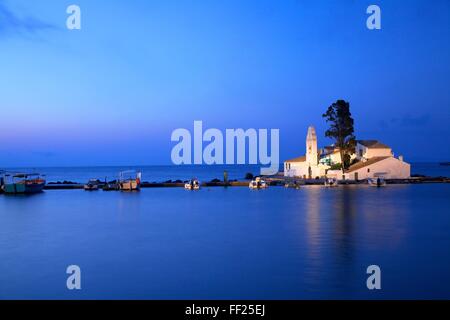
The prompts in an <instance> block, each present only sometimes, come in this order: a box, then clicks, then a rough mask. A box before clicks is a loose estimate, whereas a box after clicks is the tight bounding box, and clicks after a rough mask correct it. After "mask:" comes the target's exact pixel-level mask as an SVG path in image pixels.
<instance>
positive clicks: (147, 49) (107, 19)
mask: <svg viewBox="0 0 450 320" xmlns="http://www.w3.org/2000/svg"><path fill="white" fill-rule="evenodd" d="M70 4H77V5H79V6H80V7H81V12H82V29H81V30H79V31H70V30H68V29H66V27H65V23H66V18H67V16H68V15H67V14H66V8H67V6H68V5H70ZM370 4H378V5H379V6H380V7H381V10H382V30H379V31H378V30H375V31H371V30H368V29H367V28H366V19H367V17H368V15H367V14H366V8H367V7H368V5H370ZM449 58H450V1H447V0H433V1H427V0H417V1H413V0H409V1H364V0H354V1H350V0H348V1H345V0H342V1H331V0H330V1H313V0H303V1H300V0H298V1H293V0H286V1H275V0H273V1H266V0H257V1H251V0H238V1H214V0H209V1H170V0H164V1H148V0H146V1H144V0H137V1H124V0H123V1H119V0H116V1H114V0H96V1H92V0H73V1H63V0H53V1H52V0H37V1H26V0H14V1H12V0H11V1H7V0H0V120H1V130H0V131H1V135H0V167H11V166H55V165H61V166H70V165H132V164H136V165H144V164H170V163H171V161H170V151H171V149H172V147H173V145H174V143H172V142H171V141H170V136H171V132H172V131H173V130H174V129H176V128H180V127H184V128H188V129H191V130H192V127H193V121H194V120H203V122H204V125H205V126H206V127H207V128H210V127H214V128H219V129H225V128H279V129H280V149H281V159H285V158H290V157H294V156H299V155H301V154H304V149H305V136H306V130H307V127H308V125H310V124H313V125H314V126H316V129H317V133H318V136H319V144H320V145H325V144H328V143H330V141H329V140H328V139H326V138H325V137H324V131H325V130H326V124H325V122H324V120H323V119H322V118H321V114H322V113H323V112H324V111H325V110H326V108H327V107H328V106H329V105H330V104H331V103H332V102H333V101H335V100H336V99H345V100H348V101H349V102H350V105H351V110H352V113H353V116H354V119H355V125H356V136H357V138H359V139H379V140H381V141H382V142H384V143H386V144H388V145H390V146H392V148H393V149H394V152H395V153H396V154H397V155H398V154H403V155H404V156H405V160H407V161H444V160H446V161H450V148H449V147H448V141H449V137H450V125H449V124H450V90H449V89H450V88H449V76H450V59H449Z"/></svg>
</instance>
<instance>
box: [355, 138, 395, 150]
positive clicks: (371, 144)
mask: <svg viewBox="0 0 450 320" xmlns="http://www.w3.org/2000/svg"><path fill="white" fill-rule="evenodd" d="M356 142H357V143H359V144H362V145H363V146H365V147H367V148H372V149H390V148H391V147H389V146H387V145H385V144H384V143H381V142H380V141H378V140H356Z"/></svg>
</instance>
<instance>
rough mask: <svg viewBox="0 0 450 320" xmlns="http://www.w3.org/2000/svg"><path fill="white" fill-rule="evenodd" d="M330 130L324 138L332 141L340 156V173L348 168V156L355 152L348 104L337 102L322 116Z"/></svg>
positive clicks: (351, 119)
mask: <svg viewBox="0 0 450 320" xmlns="http://www.w3.org/2000/svg"><path fill="white" fill-rule="evenodd" d="M322 117H324V118H325V119H326V121H327V123H329V125H330V128H329V129H328V130H327V131H326V132H325V136H326V137H328V138H331V139H333V140H334V145H335V147H337V148H339V152H340V155H341V162H342V163H341V168H342V173H344V172H345V169H347V168H348V167H349V166H350V155H351V154H352V153H354V152H355V146H356V140H355V135H354V128H353V122H354V121H353V118H352V114H351V113H350V104H349V103H348V102H346V101H344V100H337V101H336V102H334V103H333V104H332V105H331V106H329V107H328V109H327V111H326V112H325V113H324V114H323V115H322Z"/></svg>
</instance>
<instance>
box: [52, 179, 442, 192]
mask: <svg viewBox="0 0 450 320" xmlns="http://www.w3.org/2000/svg"><path fill="white" fill-rule="evenodd" d="M265 180H266V181H267V182H268V183H269V184H270V186H273V187H276V186H284V185H285V184H286V183H289V182H297V183H298V185H300V186H304V185H320V186H322V185H324V183H325V179H293V178H286V177H283V176H275V177H271V178H265ZM65 182H66V183H62V182H49V183H47V184H46V185H45V187H44V190H76V189H83V187H84V184H83V183H78V182H68V183H67V181H65ZM249 182H250V181H247V180H238V181H230V182H227V183H225V182H223V181H217V180H214V181H209V182H202V183H201V186H202V187H248V184H249ZM184 183H185V182H180V181H175V182H142V183H141V188H183V187H184ZM386 183H387V184H391V185H395V184H422V183H450V178H448V177H412V178H408V179H386ZM366 184H367V181H366V180H358V181H355V180H342V181H339V185H366Z"/></svg>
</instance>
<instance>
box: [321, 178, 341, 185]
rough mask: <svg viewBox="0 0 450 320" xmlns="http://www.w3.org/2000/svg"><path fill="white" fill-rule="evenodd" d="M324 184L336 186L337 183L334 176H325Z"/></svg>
mask: <svg viewBox="0 0 450 320" xmlns="http://www.w3.org/2000/svg"><path fill="white" fill-rule="evenodd" d="M324 185H325V187H337V186H338V185H339V184H338V181H337V179H336V178H327V179H326V180H325V183H324Z"/></svg>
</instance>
